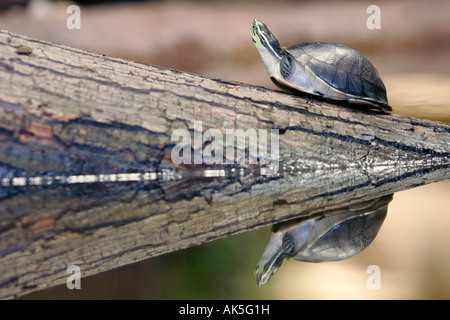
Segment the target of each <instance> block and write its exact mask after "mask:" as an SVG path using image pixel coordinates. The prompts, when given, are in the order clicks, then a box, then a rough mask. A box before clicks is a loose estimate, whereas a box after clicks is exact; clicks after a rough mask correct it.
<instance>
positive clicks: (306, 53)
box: [287, 41, 388, 106]
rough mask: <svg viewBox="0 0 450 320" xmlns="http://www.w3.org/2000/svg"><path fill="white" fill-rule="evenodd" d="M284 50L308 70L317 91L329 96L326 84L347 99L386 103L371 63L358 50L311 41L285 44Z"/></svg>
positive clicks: (384, 90)
mask: <svg viewBox="0 0 450 320" xmlns="http://www.w3.org/2000/svg"><path fill="white" fill-rule="evenodd" d="M287 52H289V53H290V54H291V55H292V56H293V57H294V58H295V59H296V60H297V61H298V62H300V63H301V64H302V65H303V66H304V67H305V68H306V70H307V71H309V77H310V81H311V83H312V84H313V87H314V88H315V90H317V91H318V92H319V93H321V94H323V95H325V96H331V95H330V94H329V91H330V90H329V88H328V87H326V85H328V86H331V87H332V88H334V89H336V90H338V91H341V92H343V93H345V94H346V95H347V96H348V98H349V100H351V99H352V98H353V99H355V100H363V101H368V102H375V103H377V104H381V105H386V106H387V104H388V100H387V95H386V87H385V86H384V83H383V81H382V80H381V78H380V76H379V74H378V72H377V70H376V69H375V67H374V66H373V64H372V63H371V62H370V61H369V60H368V59H367V58H366V57H364V56H363V55H362V54H360V53H359V52H358V51H356V50H353V49H351V48H348V47H346V46H343V45H339V44H332V43H325V42H319V41H314V42H304V43H300V44H297V45H294V46H292V47H289V48H287ZM316 78H319V79H321V80H323V81H317V79H316ZM318 82H320V83H318ZM325 84H326V85H325ZM323 91H327V92H328V93H327V92H323ZM352 96H353V97H352Z"/></svg>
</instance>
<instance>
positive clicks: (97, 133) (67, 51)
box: [0, 31, 450, 298]
mask: <svg viewBox="0 0 450 320" xmlns="http://www.w3.org/2000/svg"><path fill="white" fill-rule="evenodd" d="M394 112H395V106H394ZM194 121H201V122H202V129H201V131H203V132H204V131H205V130H207V129H208V128H215V129H218V130H220V132H222V133H224V136H225V132H226V129H243V130H244V131H246V130H247V129H254V130H256V132H258V130H259V129H261V130H267V132H268V133H269V140H270V130H272V129H277V130H278V132H279V160H280V166H279V168H278V172H277V173H276V174H273V175H261V172H260V169H261V167H260V166H259V165H258V164H248V161H247V162H246V163H243V164H213V165H210V166H207V165H205V164H198V165H189V164H181V165H177V164H175V163H173V161H172V157H171V152H172V150H173V147H174V145H176V144H177V143H178V141H172V137H171V135H172V133H173V132H174V130H175V129H179V128H181V129H187V130H189V132H190V133H191V134H192V136H194ZM196 133H199V132H196ZM269 142H270V141H269ZM269 144H270V143H269ZM205 147H206V145H203V146H201V147H200V149H203V150H204V148H205ZM196 151H199V150H198V149H197V150H196ZM247 151H249V150H247ZM449 154H450V126H449V125H447V124H444V123H439V122H432V121H426V120H420V119H413V118H408V117H405V116H401V115H396V114H376V113H368V112H364V111H361V110H356V109H351V108H348V107H347V106H337V105H335V104H332V103H328V102H325V101H320V100H317V99H312V98H308V97H298V96H294V95H290V94H286V93H282V92H276V91H271V90H268V89H265V88H261V87H257V86H252V85H246V84H242V83H235V82H229V81H223V80H220V79H212V78H207V77H203V76H199V75H195V74H189V73H183V72H179V71H175V70H170V69H166V68H161V67H156V66H146V65H142V64H138V63H133V62H130V61H124V60H120V59H114V58H110V57H106V56H102V55H98V54H95V53H90V52H86V51H82V50H78V49H73V48H68V47H64V46H61V45H55V44H51V43H46V42H42V41H38V40H33V39H29V38H26V37H24V36H20V35H16V34H12V33H9V32H6V31H1V32H0V186H1V189H0V267H1V272H0V297H2V298H12V297H16V296H20V295H23V294H25V293H29V292H32V291H35V290H40V289H43V288H48V287H52V286H55V285H58V284H61V283H64V282H65V281H66V280H67V277H68V274H67V273H66V270H67V267H68V266H69V265H71V264H76V265H78V266H79V267H80V268H81V271H82V275H83V276H87V275H92V274H96V273H99V272H103V271H107V270H111V269H113V268H116V267H119V266H123V265H126V264H130V263H133V262H137V261H141V260H143V259H147V258H150V257H153V256H157V255H160V254H163V253H167V252H171V251H175V250H180V249H182V248H186V247H190V246H194V245H198V244H201V243H204V242H206V241H211V240H214V239H217V238H220V237H226V236H230V235H232V234H236V233H238V232H243V231H248V230H252V229H255V228H258V227H261V226H264V225H268V224H271V223H274V222H279V221H282V220H285V219H288V218H292V217H296V216H299V215H306V214H310V213H314V212H318V211H323V210H326V209H331V208H336V207H340V206H343V205H348V204H350V203H356V202H360V201H363V200H368V199H372V198H375V197H379V196H382V195H386V194H391V193H394V192H397V191H401V190H405V189H408V188H412V187H415V186H418V185H422V184H426V183H431V182H435V181H440V180H444V179H448V178H449V177H450V168H449V163H450V161H449ZM208 170H209V171H208ZM214 170H216V171H214ZM211 172H212V174H211ZM136 173H137V174H138V175H137V176H136V177H137V178H136V179H135V180H133V179H131V180H130V179H129V180H126V181H125V179H122V178H121V177H124V176H126V177H130V175H132V174H136ZM77 177H85V178H83V179H84V180H83V181H82V182H80V181H78V182H74V181H77V179H78V178H77ZM86 177H93V178H92V179H93V180H92V181H90V180H89V179H91V178H86ZM105 177H108V178H105ZM121 179H122V180H121ZM89 181H90V182H89ZM263 245H264V244H262V246H263Z"/></svg>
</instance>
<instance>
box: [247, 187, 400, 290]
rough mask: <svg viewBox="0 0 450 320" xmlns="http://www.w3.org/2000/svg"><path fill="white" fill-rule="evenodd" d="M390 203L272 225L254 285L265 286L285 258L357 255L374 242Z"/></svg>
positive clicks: (378, 201) (330, 258) (374, 202)
mask: <svg viewBox="0 0 450 320" xmlns="http://www.w3.org/2000/svg"><path fill="white" fill-rule="evenodd" d="M391 200H392V195H388V196H384V197H381V198H378V199H374V200H370V201H365V202H361V203H357V204H353V205H350V206H347V207H344V208H340V209H336V210H330V211H325V212H323V213H321V214H319V215H314V216H311V217H306V218H305V217H303V218H299V219H294V220H290V221H286V222H282V223H279V224H275V225H274V226H273V227H272V234H271V236H270V239H269V242H268V243H267V246H266V248H265V249H264V253H263V255H262V257H261V258H260V259H259V261H258V264H257V266H256V270H255V276H256V282H257V283H258V285H259V286H262V285H263V284H265V283H267V281H269V279H270V278H271V277H272V275H273V274H274V273H275V272H276V271H277V270H278V268H279V267H280V266H281V263H282V262H283V260H284V258H292V257H294V259H295V260H300V261H307V262H323V261H338V260H342V259H347V258H350V257H352V256H354V255H356V254H358V253H360V252H361V251H363V250H364V249H365V248H366V247H367V246H368V245H369V244H370V243H371V242H372V241H373V239H375V236H376V235H377V233H378V230H379V229H380V227H381V225H382V224H383V221H384V218H385V217H386V213H387V205H388V203H389V202H390V201H391Z"/></svg>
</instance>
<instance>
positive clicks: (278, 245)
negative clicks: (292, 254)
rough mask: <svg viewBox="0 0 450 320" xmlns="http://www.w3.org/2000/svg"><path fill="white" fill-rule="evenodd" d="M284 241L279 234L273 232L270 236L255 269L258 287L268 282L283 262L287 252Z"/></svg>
mask: <svg viewBox="0 0 450 320" xmlns="http://www.w3.org/2000/svg"><path fill="white" fill-rule="evenodd" d="M282 242H283V239H282V238H281V237H280V235H279V234H275V235H274V234H272V236H271V237H270V239H269V242H268V243H267V246H266V248H265V249H264V253H263V255H262V256H261V258H260V259H259V261H258V264H257V265H256V269H255V278H256V283H257V284H258V287H261V286H262V285H264V284H266V283H267V282H268V281H269V280H270V278H271V277H272V276H273V274H274V273H275V272H277V270H278V268H280V266H281V264H282V263H283V260H284V258H285V256H286V253H285V251H284V248H283V243H282Z"/></svg>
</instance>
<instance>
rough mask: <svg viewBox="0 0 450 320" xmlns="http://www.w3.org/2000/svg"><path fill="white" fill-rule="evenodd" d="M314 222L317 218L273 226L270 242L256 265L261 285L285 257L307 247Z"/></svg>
mask: <svg viewBox="0 0 450 320" xmlns="http://www.w3.org/2000/svg"><path fill="white" fill-rule="evenodd" d="M302 220H303V219H302ZM314 223H315V219H307V220H306V221H302V222H301V223H299V222H297V221H295V222H294V223H292V222H290V221H288V222H287V223H286V222H282V223H279V224H275V225H274V226H273V227H272V233H271V235H270V239H269V242H268V243H267V245H266V248H265V249H264V252H263V254H262V256H261V258H260V259H259V261H258V264H257V265H256V270H255V277H256V283H257V284H258V286H259V287H260V286H262V285H264V284H266V283H267V282H268V281H269V280H270V278H271V277H272V276H273V274H274V273H275V272H277V270H278V269H279V268H280V266H281V264H282V263H283V260H284V259H285V258H290V257H294V256H296V255H297V254H298V252H299V251H300V250H302V249H303V248H304V247H305V245H306V242H307V241H308V239H309V237H310V235H311V231H312V229H313V226H314Z"/></svg>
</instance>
